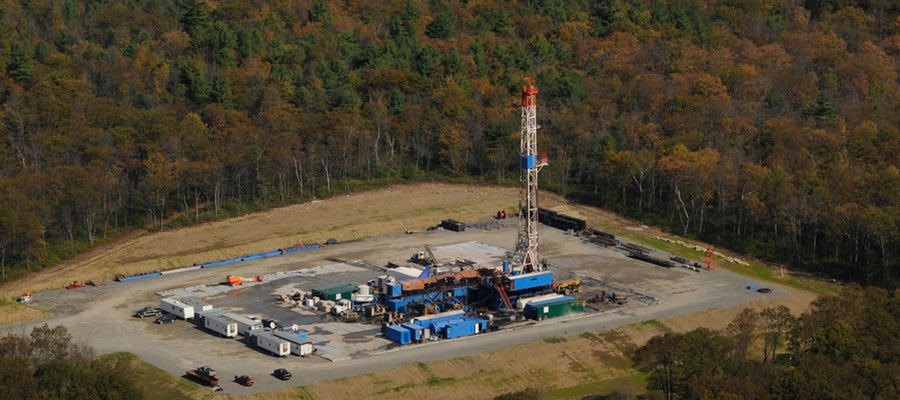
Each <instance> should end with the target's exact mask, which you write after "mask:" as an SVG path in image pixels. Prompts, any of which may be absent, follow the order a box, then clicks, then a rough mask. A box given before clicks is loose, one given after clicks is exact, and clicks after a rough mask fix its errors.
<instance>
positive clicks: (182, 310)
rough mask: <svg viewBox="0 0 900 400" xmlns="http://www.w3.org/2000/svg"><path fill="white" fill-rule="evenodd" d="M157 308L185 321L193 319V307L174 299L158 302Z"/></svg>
mask: <svg viewBox="0 0 900 400" xmlns="http://www.w3.org/2000/svg"><path fill="white" fill-rule="evenodd" d="M159 308H160V309H161V310H163V311H165V312H167V313H169V314H172V315H174V316H176V317H178V318H181V319H183V320H185V321H186V320H189V319H193V318H194V307H193V306H191V305H190V304H186V303H184V302H182V301H180V300H178V299H175V298H171V297H170V298H167V299H162V300H160V301H159Z"/></svg>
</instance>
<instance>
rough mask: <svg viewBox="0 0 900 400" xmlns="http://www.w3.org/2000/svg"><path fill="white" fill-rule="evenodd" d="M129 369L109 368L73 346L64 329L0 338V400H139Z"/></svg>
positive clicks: (80, 346)
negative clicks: (1, 399) (0, 399)
mask: <svg viewBox="0 0 900 400" xmlns="http://www.w3.org/2000/svg"><path fill="white" fill-rule="evenodd" d="M135 379H140V377H138V376H136V374H135V373H134V371H133V370H132V369H131V367H130V366H128V365H127V364H121V363H116V364H110V363H107V362H104V361H101V360H98V359H96V358H95V357H94V350H93V349H92V348H90V347H88V346H86V345H83V344H79V343H75V342H73V341H72V336H71V335H70V334H69V332H68V331H67V330H66V328H65V327H63V326H57V327H53V328H51V327H49V326H47V325H44V326H42V327H37V328H34V329H33V330H32V331H31V334H29V335H24V334H8V335H6V336H4V337H2V338H0V398H3V399H20V400H30V399H66V400H81V399H84V400H89V399H90V400H93V399H109V400H113V399H121V400H131V399H141V398H143V394H142V393H141V392H140V391H139V390H138V389H136V387H135V385H134V383H133V381H134V380H135Z"/></svg>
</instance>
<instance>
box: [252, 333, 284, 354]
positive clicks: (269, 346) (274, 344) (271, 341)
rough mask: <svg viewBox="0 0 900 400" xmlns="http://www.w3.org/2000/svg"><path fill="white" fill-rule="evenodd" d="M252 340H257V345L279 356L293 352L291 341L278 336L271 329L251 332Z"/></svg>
mask: <svg viewBox="0 0 900 400" xmlns="http://www.w3.org/2000/svg"><path fill="white" fill-rule="evenodd" d="M251 337H252V338H253V339H251V341H255V343H256V347H259V348H261V349H263V350H266V351H268V352H270V353H272V354H273V355H276V356H278V357H287V355H289V354H291V342H288V341H287V340H284V339H282V338H280V337H277V336H275V335H273V334H272V332H269V331H263V330H261V331H254V332H252V333H251Z"/></svg>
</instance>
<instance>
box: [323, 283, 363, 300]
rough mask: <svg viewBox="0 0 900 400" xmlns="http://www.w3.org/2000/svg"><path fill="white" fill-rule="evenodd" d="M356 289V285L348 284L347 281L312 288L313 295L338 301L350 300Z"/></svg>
mask: <svg viewBox="0 0 900 400" xmlns="http://www.w3.org/2000/svg"><path fill="white" fill-rule="evenodd" d="M355 291H356V286H353V285H348V284H346V283H340V284H337V285H330V286H320V287H317V288H314V289H313V290H312V292H313V296H317V297H319V298H321V299H327V300H333V301H338V300H341V299H348V300H349V299H350V296H351V295H353V292H355Z"/></svg>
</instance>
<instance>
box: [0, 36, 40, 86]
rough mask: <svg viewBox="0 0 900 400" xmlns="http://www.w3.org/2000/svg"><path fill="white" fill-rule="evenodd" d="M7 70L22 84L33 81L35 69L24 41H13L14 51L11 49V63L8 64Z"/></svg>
mask: <svg viewBox="0 0 900 400" xmlns="http://www.w3.org/2000/svg"><path fill="white" fill-rule="evenodd" d="M6 72H7V73H8V74H9V76H11V77H12V78H13V79H14V80H15V81H16V82H18V83H20V84H23V85H28V84H30V83H31V79H32V74H33V73H34V71H33V68H32V65H31V58H30V57H28V51H27V50H26V49H25V46H24V45H23V44H22V43H19V42H16V43H13V45H12V51H10V55H9V63H8V64H7V65H6Z"/></svg>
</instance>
